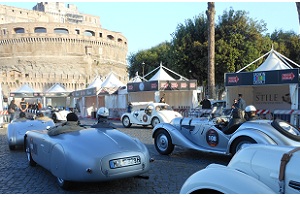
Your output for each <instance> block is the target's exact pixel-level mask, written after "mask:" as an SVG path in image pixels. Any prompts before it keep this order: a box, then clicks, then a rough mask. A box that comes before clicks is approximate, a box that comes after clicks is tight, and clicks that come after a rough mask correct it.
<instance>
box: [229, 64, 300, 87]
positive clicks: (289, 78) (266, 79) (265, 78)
mask: <svg viewBox="0 0 300 197" xmlns="http://www.w3.org/2000/svg"><path fill="white" fill-rule="evenodd" d="M290 83H299V69H298V68H294V69H284V70H272V71H260V72H242V73H226V74H225V86H240V85H270V84H290Z"/></svg>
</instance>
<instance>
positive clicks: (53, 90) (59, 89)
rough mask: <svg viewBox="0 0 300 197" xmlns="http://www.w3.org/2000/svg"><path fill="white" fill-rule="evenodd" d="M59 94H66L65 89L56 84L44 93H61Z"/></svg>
mask: <svg viewBox="0 0 300 197" xmlns="http://www.w3.org/2000/svg"><path fill="white" fill-rule="evenodd" d="M61 92H67V91H66V89H65V88H63V87H62V86H61V85H60V84H58V83H56V84H54V85H53V86H51V87H50V88H49V89H48V90H47V91H46V93H61Z"/></svg>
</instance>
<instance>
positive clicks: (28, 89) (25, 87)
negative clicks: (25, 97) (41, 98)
mask: <svg viewBox="0 0 300 197" xmlns="http://www.w3.org/2000/svg"><path fill="white" fill-rule="evenodd" d="M15 93H34V90H33V89H32V88H31V87H30V86H29V85H28V84H24V85H23V86H22V87H20V88H19V89H18V90H17V91H15Z"/></svg>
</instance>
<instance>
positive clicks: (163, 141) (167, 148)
mask: <svg viewBox="0 0 300 197" xmlns="http://www.w3.org/2000/svg"><path fill="white" fill-rule="evenodd" d="M154 144H155V148H156V150H157V152H159V153H160V154H162V155H168V154H170V153H172V152H173V150H174V144H172V139H171V136H170V134H169V133H168V132H167V131H166V130H164V129H161V130H158V131H157V132H156V134H155V137H154Z"/></svg>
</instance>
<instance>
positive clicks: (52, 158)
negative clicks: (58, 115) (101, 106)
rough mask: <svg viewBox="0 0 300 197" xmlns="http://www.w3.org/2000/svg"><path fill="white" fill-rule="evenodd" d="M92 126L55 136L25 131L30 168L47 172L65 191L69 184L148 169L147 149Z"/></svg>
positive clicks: (113, 131) (110, 130)
mask: <svg viewBox="0 0 300 197" xmlns="http://www.w3.org/2000/svg"><path fill="white" fill-rule="evenodd" d="M85 127H88V126H87V125H85ZM94 127H95V126H92V127H90V128H82V129H77V130H73V131H67V132H63V133H57V134H55V135H52V134H50V131H51V129H52V128H51V129H49V131H48V130H31V131H27V132H26V134H25V137H24V148H25V151H26V154H27V158H28V162H29V165H31V166H35V165H36V164H39V165H40V166H42V167H44V168H45V169H47V170H49V171H50V172H51V173H52V174H53V175H54V176H55V177H57V182H58V184H59V186H60V187H62V188H64V189H68V188H69V187H70V186H71V185H72V184H71V183H72V182H101V181H109V180H113V179H121V178H127V177H134V176H139V175H141V174H143V173H146V172H147V171H148V170H149V169H150V162H151V158H150V155H149V152H148V149H147V148H146V146H145V145H144V144H143V143H142V142H141V141H140V140H138V139H136V138H132V137H130V136H128V135H126V134H124V133H122V132H120V131H119V130H117V129H114V128H112V127H110V126H101V127H95V128H94Z"/></svg>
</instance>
